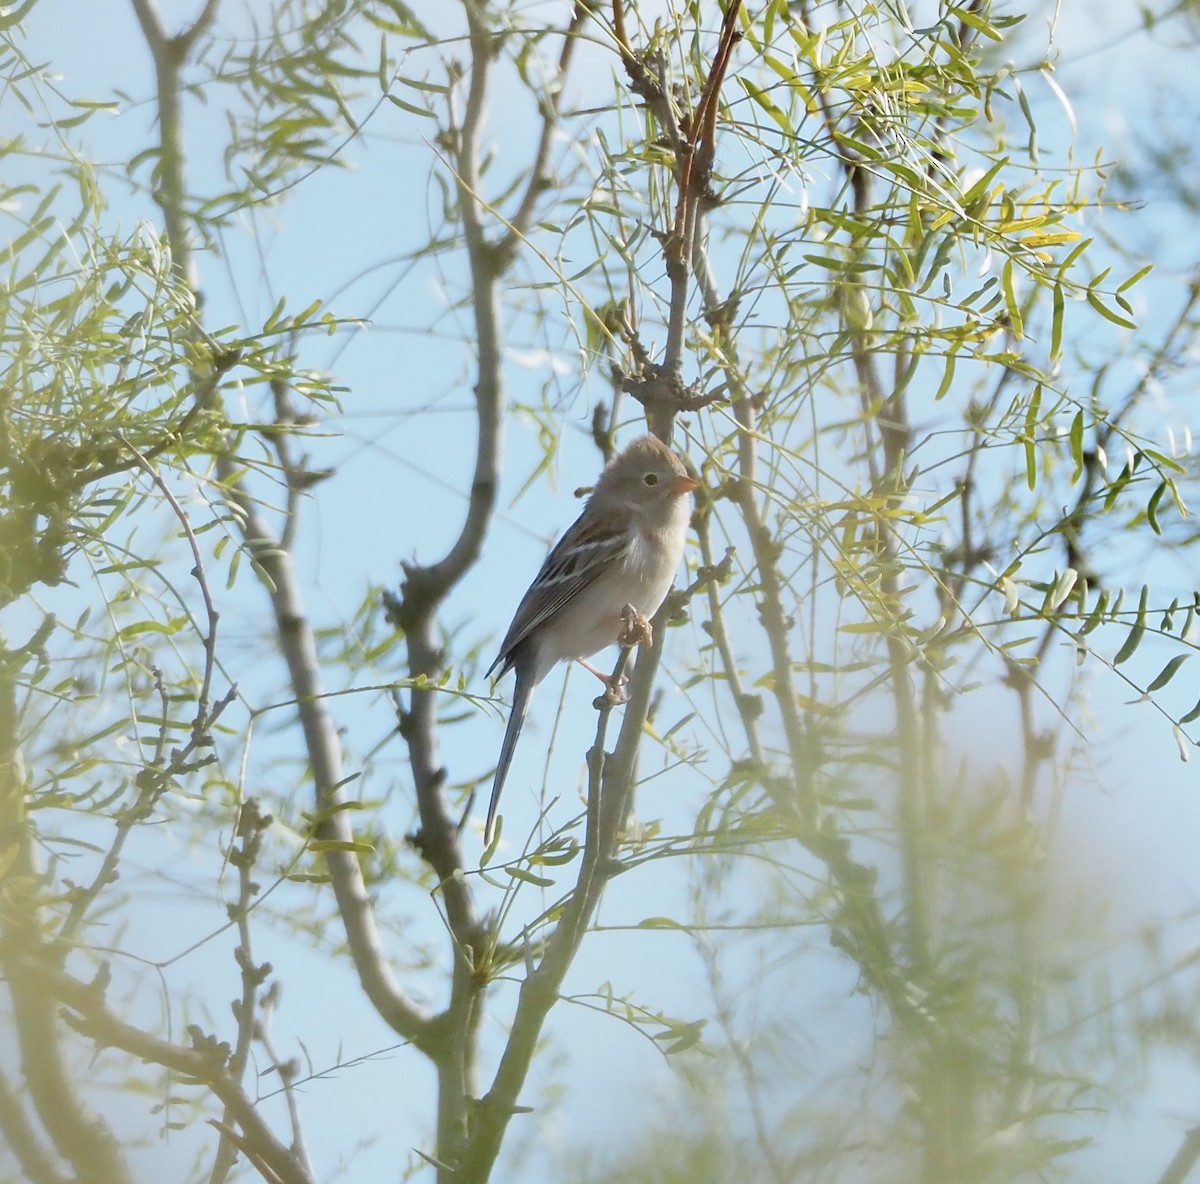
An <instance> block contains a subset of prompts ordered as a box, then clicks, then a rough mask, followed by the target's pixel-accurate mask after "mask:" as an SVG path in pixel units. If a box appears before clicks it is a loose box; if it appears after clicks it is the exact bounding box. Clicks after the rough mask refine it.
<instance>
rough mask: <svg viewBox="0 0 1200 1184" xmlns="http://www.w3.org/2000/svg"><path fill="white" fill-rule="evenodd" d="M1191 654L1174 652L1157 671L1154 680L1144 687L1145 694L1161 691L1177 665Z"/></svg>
mask: <svg viewBox="0 0 1200 1184" xmlns="http://www.w3.org/2000/svg"><path fill="white" fill-rule="evenodd" d="M1191 656H1192V655H1191V654H1176V655H1175V657H1173V658H1172V659H1171V660H1170V661H1169V662H1168V663H1167V664H1166V665H1165V666H1164V667H1163V668H1162V669H1161V670H1160V671H1159V672H1158V676H1157V677H1156V678H1155V679H1154V681H1153V682H1152V683H1151V684H1150V685H1149V686H1148V687H1147V688H1146V694H1150V692H1151V691H1161V690H1162V688H1163V687H1165V686H1166V685H1167V683H1169V682H1170V681H1171V679H1173V678H1174V677H1175V675H1176V674H1177V673H1178V671H1179V667H1180V666H1182V665H1183V664H1184V662H1186V661H1187V660H1188V658H1190V657H1191Z"/></svg>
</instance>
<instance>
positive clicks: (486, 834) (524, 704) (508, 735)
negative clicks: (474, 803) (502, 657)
mask: <svg viewBox="0 0 1200 1184" xmlns="http://www.w3.org/2000/svg"><path fill="white" fill-rule="evenodd" d="M536 685H537V683H536V682H535V681H534V679H532V678H530V677H529V675H528V674H526V673H524V672H523V671H522V670H521V667H520V666H519V665H518V667H517V685H516V687H515V688H514V689H513V704H512V711H511V712H510V713H509V716H508V727H506V728H505V729H504V741H503V743H502V744H501V745H500V759H499V760H498V761H497V762H496V776H495V777H494V778H493V779H492V798H491V801H489V802H488V812H487V824H486V825H485V826H484V828H483V849H484V850H485V851H486V850H487V849H488V848H489V847H490V846H491V845H492V840H493V839H494V838H495V837H496V809H497V807H498V806H499V805H500V793H501V791H502V790H503V789H504V779H505V778H506V777H507V776H508V766H509V765H510V764H512V758H513V752H515V751H516V747H517V737H518V736H520V734H521V725H522V724H523V723H524V722H525V713H526V712H527V711H528V710H529V700H530V699H531V698H532V697H533V688H534V687H535V686H536Z"/></svg>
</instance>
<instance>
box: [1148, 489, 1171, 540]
mask: <svg viewBox="0 0 1200 1184" xmlns="http://www.w3.org/2000/svg"><path fill="white" fill-rule="evenodd" d="M1166 492H1167V483H1166V482H1165V481H1163V482H1161V483H1160V484H1159V486H1158V488H1157V489H1156V490H1155V491H1154V492H1153V494H1151V495H1150V500H1149V501H1148V502H1147V503H1146V521H1147V522H1149V523H1150V529H1151V530H1152V531H1154V533H1155V534H1162V527H1161V526H1159V524H1158V503H1159V502H1161V501H1162V499H1163V494H1164V493H1166Z"/></svg>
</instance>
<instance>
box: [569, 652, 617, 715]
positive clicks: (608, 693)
mask: <svg viewBox="0 0 1200 1184" xmlns="http://www.w3.org/2000/svg"><path fill="white" fill-rule="evenodd" d="M575 661H576V662H578V663H579V665H580V666H582V667H583V668H584V670H586V671H587V672H588V673H589V674H594V675H595V676H596V677H597V678H598V679H599V680H600V681H601V682H602V683H603V684H604V698H605V700H607V701H608V702H609V703H615V704H617V705H620V704H621V703H624V702H625V684H626V683H627V682H628V681H629V679H627V678H626V677H625V675H623V674H622V675H621V677H620V678H618V679H615V680H614V679H613V677H612V675H611V674H605V673H604V671H603V670H597V669H596V667H595V666H593V665H592V664H591V662H587V661H585V660H584V659H583V658H576V659H575Z"/></svg>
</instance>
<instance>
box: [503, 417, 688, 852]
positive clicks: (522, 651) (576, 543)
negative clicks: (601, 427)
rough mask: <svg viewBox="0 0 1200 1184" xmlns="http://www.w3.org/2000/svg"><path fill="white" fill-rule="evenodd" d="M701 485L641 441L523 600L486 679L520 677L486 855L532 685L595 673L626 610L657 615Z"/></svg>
mask: <svg viewBox="0 0 1200 1184" xmlns="http://www.w3.org/2000/svg"><path fill="white" fill-rule="evenodd" d="M695 488H696V482H695V481H694V480H693V479H692V478H691V477H689V476H688V472H687V469H685V468H684V466H683V461H682V460H680V458H679V457H678V456H677V455H676V454H675V453H674V452H672V451H671V449H670V448H668V447H667V445H666V444H664V443H663V442H662V441H661V440H659V439H658V438H657V437H655V436H642V437H640V438H639V439H637V440H634V441H633V443H631V444H630V445H629V446H628V447H626V448H625V449H623V450H622V451H621V452H619V453H618V454H617V455H616V456H614V457H613V459H612V460H611V461H609V463H608V464H607V465H606V466H605V469H604V471H603V472H602V473H601V474H600V478H599V480H598V481H597V482H596V485H595V488H594V489H593V490H592V493H591V495H590V496H589V498H588V500H587V502H586V503H585V504H584V507H583V512H582V513H581V514H580V515H579V517H578V518H577V519H576V520H575V521H574V522H573V523H572V524H571V526H570V527H569V528H568V529H567V531H566V533H565V534H564V535H563V536H562V538H561V539H559V541H558V542H557V543H556V544H555V546H554V549H553V550H552V551H551V552H550V554H549V555H548V556H547V557H546V561H545V563H543V564H542V566H541V570H539V571H538V573H537V575H536V576H535V577H534V580H533V583H532V584H530V585H529V589H528V591H527V592H526V593H525V595H524V596H523V597H522V598H521V603H520V604H519V605H518V606H517V611H516V614H515V615H514V617H513V620H512V624H511V625H509V627H508V632H507V633H506V634H505V635H504V641H503V642H502V643H501V645H500V653H499V654H498V655H497V657H496V660H495V661H494V662H493V663H492V664H491V666H490V667H489V668H488V672H487V673H488V675H489V676H490V675H491V673H492V671H493V670H495V669H496V668H497V667H499V668H500V673H499V675H498V676H497V677H498V678H503V677H504V675H506V674H507V673H508V672H509V671H510V670H514V671H516V687H515V689H514V691H513V704H512V711H511V712H510V714H509V717H508V726H507V727H506V728H505V729H504V740H503V742H502V743H501V745H500V758H499V760H498V761H497V763H496V774H495V777H494V779H493V781H492V797H491V801H490V802H489V803H488V812H487V824H486V825H485V827H484V831H483V844H484V849H485V850H486V849H487V848H488V847H490V846H491V845H492V840H493V839H494V838H495V831H496V809H497V807H498V806H499V804H500V794H501V792H502V791H503V789H504V780H505V778H506V777H507V776H508V767H509V765H510V764H511V763H512V757H513V752H514V750H515V749H516V746H517V737H518V736H520V734H521V725H522V724H523V723H524V722H525V714H526V712H527V711H528V710H529V701H530V699H531V698H532V696H533V691H534V688H535V687H536V686H537V685H538V683H540V682H541V681H542V679H543V678H545V677H546V675H547V674H549V672H550V671H551V669H553V667H554V666H556V665H557V664H558V663H559V662H563V661H568V660H573V661H578V662H582V663H583V665H585V666H587V662H586V659H587V658H590V657H591V656H592V654H594V653H596V652H597V651H598V650H602V649H604V648H605V647H606V646H610V645H613V644H615V643H616V641H617V638H618V635H619V634H620V633H621V630H622V614H623V611H624V609H625V606H626V605H627V604H628V605H632V606H633V607H634V608H635V609H636V610H637V611H638V612H640V613H642V614H644V616H646V617H647V618H649V617H652V616H653V615H654V614H655V612H657V611H658V608H659V606H660V605H661V604H662V602H663V601H664V600H665V599H666V595H667V593H668V592H669V591H670V588H671V582H672V580H674V578H675V571H676V569H677V568H678V567H679V560H680V559H681V558H682V557H683V546H684V542H685V540H686V538H687V528H688V522H689V520H690V518H691V498H690V497H689V496H688V495H689V494H690V493H691V492H692V490H693V489H695ZM588 669H589V670H591V671H592V673H593V674H596V675H597V676H598V677H599V678H601V679H604V680H605V681H607V679H606V678H605V676H604V675H603V674H602V673H600V671H597V670H595V669H594V668H593V667H591V666H588Z"/></svg>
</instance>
